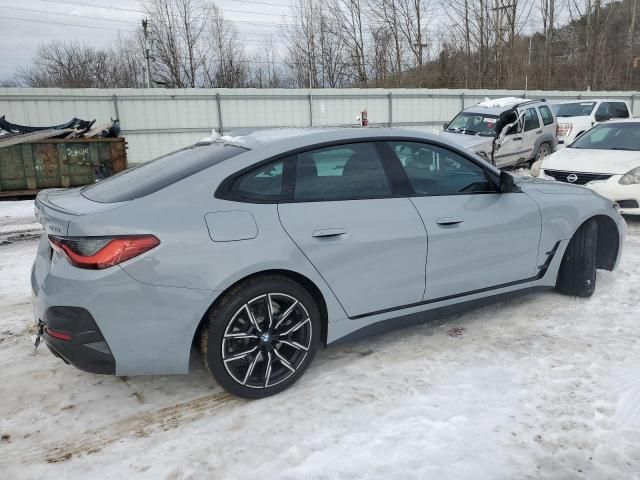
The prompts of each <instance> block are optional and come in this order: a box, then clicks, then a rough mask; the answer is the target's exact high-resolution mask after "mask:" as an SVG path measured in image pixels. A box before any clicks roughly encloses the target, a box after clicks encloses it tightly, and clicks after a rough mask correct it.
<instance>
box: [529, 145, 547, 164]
mask: <svg viewBox="0 0 640 480" xmlns="http://www.w3.org/2000/svg"><path fill="white" fill-rule="evenodd" d="M549 155H551V147H550V146H549V144H548V143H541V144H540V146H539V147H538V151H537V152H536V155H535V157H533V161H534V162H537V161H538V160H543V159H545V158H546V157H548V156H549Z"/></svg>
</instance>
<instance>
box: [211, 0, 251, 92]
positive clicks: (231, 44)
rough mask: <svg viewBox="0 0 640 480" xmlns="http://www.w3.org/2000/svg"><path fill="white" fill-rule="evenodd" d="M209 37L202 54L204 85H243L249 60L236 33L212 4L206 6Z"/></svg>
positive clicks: (232, 86) (236, 86)
mask: <svg viewBox="0 0 640 480" xmlns="http://www.w3.org/2000/svg"><path fill="white" fill-rule="evenodd" d="M206 21H207V26H208V33H209V36H208V37H207V43H206V44H205V48H206V50H207V52H208V53H207V54H206V55H203V61H204V65H205V67H204V68H205V85H206V86H208V87H223V88H238V87H244V86H246V84H247V82H248V79H249V78H248V77H249V64H250V60H248V59H247V58H246V55H245V52H244V45H243V44H242V42H241V41H240V37H239V34H238V30H237V29H236V27H235V26H234V25H233V24H232V23H231V22H229V21H227V20H226V19H225V18H224V15H223V14H222V12H221V11H220V9H219V8H217V7H216V6H215V5H213V4H211V5H209V8H208V10H207V13H206Z"/></svg>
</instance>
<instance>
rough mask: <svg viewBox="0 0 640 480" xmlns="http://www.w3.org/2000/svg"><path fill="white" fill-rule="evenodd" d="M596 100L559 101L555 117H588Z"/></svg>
mask: <svg viewBox="0 0 640 480" xmlns="http://www.w3.org/2000/svg"><path fill="white" fill-rule="evenodd" d="M595 106H596V102H575V103H561V104H560V105H558V106H557V107H556V108H557V110H556V117H588V116H589V115H591V112H592V111H593V107H595Z"/></svg>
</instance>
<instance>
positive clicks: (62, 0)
mask: <svg viewBox="0 0 640 480" xmlns="http://www.w3.org/2000/svg"><path fill="white" fill-rule="evenodd" d="M40 1H41V2H47V3H58V4H62V5H73V6H76V7H86V8H104V9H107V10H120V11H123V12H132V13H148V12H147V10H140V9H134V8H124V7H114V6H111V5H94V4H87V3H84V2H79V1H74V0H40ZM265 4H267V3H265ZM267 5H268V4H267ZM220 10H221V11H222V12H232V13H244V14H247V13H248V14H251V15H267V16H274V17H290V18H294V17H295V16H294V15H287V14H284V13H283V14H280V13H267V12H256V11H252V10H233V9H230V8H220Z"/></svg>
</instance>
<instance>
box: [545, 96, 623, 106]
mask: <svg viewBox="0 0 640 480" xmlns="http://www.w3.org/2000/svg"><path fill="white" fill-rule="evenodd" d="M591 102H594V103H595V102H624V103H627V101H626V100H625V99H624V98H575V99H572V100H561V101H558V102H553V104H554V105H563V104H565V103H591Z"/></svg>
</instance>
